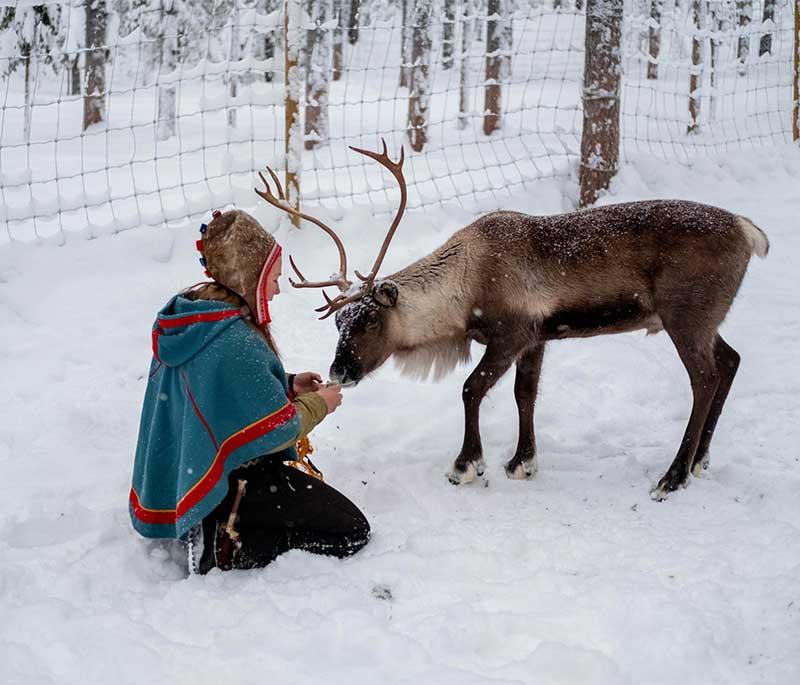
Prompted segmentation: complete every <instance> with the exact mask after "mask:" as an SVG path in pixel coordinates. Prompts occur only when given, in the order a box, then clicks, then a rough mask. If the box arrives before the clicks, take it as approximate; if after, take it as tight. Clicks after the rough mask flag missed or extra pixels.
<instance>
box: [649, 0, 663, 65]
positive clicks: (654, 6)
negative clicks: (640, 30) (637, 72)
mask: <svg viewBox="0 0 800 685" xmlns="http://www.w3.org/2000/svg"><path fill="white" fill-rule="evenodd" d="M650 18H651V19H652V20H653V22H654V23H655V24H656V25H655V26H653V25H651V26H650V28H649V30H648V33H649V38H650V41H649V43H650V45H649V54H650V59H649V60H648V62H647V78H648V79H651V80H653V79H657V78H658V53H659V51H660V50H661V0H650Z"/></svg>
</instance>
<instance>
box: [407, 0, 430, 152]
mask: <svg viewBox="0 0 800 685" xmlns="http://www.w3.org/2000/svg"><path fill="white" fill-rule="evenodd" d="M430 24H431V0H416V2H415V3H414V13H413V21H412V28H411V73H410V84H409V87H410V92H409V94H408V139H409V141H410V143H411V149H412V150H414V151H415V152H420V151H421V150H422V148H424V147H425V143H427V142H428V106H429V104H430V96H431V94H430V90H431V87H430V73H429V72H430V61H431V30H430Z"/></svg>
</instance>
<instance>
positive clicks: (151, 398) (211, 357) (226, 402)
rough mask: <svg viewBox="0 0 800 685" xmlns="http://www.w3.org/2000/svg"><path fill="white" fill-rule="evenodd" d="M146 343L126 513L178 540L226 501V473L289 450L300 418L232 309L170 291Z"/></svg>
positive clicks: (264, 349) (271, 364)
mask: <svg viewBox="0 0 800 685" xmlns="http://www.w3.org/2000/svg"><path fill="white" fill-rule="evenodd" d="M152 337H153V361H152V363H151V365H150V377H149V380H148V382H147V391H146V393H145V398H144V406H143V408H142V418H141V423H140V426H139V442H138V445H137V447H136V460H135V462H134V467H133V483H132V487H131V492H130V498H129V511H130V516H131V521H132V522H133V527H134V528H135V529H136V530H137V531H138V532H139V533H141V534H142V535H144V536H146V537H150V538H183V537H184V536H185V534H186V533H187V531H188V530H189V529H191V528H192V527H193V526H195V525H196V524H198V523H200V521H202V519H203V518H204V517H206V516H207V515H208V514H210V513H211V511H212V510H213V509H214V508H215V507H216V506H217V505H218V504H219V503H220V502H221V501H222V499H223V498H224V497H225V495H226V494H227V491H228V474H229V473H230V472H231V471H232V470H233V469H235V468H236V467H238V466H241V465H242V464H243V463H244V462H246V461H248V460H250V459H253V458H254V457H258V456H261V455H264V454H269V453H273V452H276V451H278V450H279V448H280V447H281V446H282V445H286V444H287V443H289V444H290V445H293V441H294V440H295V439H296V438H297V437H298V435H299V433H300V421H299V419H298V417H297V413H296V411H295V407H294V405H293V404H292V403H291V401H290V400H289V397H288V387H287V379H286V373H285V372H284V370H283V366H282V365H281V363H280V361H279V360H278V358H277V357H276V356H275V354H274V353H273V352H272V350H271V349H270V348H269V345H267V343H266V341H265V340H264V338H263V336H262V335H261V334H260V333H259V332H258V331H257V330H255V329H254V328H253V327H252V326H251V325H250V324H249V323H247V322H246V321H245V320H244V319H243V318H242V317H241V316H240V313H239V310H238V309H237V308H236V307H232V306H231V305H228V304H225V303H223V302H216V301H211V300H196V301H192V300H188V299H186V298H184V297H181V296H180V295H177V296H176V297H173V298H172V299H171V300H170V301H169V302H168V303H167V304H166V305H165V306H164V308H163V309H162V310H161V312H159V314H158V318H157V319H156V321H155V323H154V325H153V335H152ZM284 452H285V456H284V457H283V458H284V459H285V460H289V459H296V458H297V455H296V452H295V450H294V447H293V446H292V447H289V448H285V449H284Z"/></svg>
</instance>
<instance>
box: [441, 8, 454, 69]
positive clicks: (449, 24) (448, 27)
mask: <svg viewBox="0 0 800 685" xmlns="http://www.w3.org/2000/svg"><path fill="white" fill-rule="evenodd" d="M456 4H457V3H456V0H444V20H443V21H442V68H443V69H450V68H451V67H452V66H453V61H454V60H453V55H454V54H455V51H456Z"/></svg>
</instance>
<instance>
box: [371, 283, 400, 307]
mask: <svg viewBox="0 0 800 685" xmlns="http://www.w3.org/2000/svg"><path fill="white" fill-rule="evenodd" d="M372 297H373V298H374V299H375V301H376V302H377V303H378V304H379V305H381V306H383V307H394V306H395V305H396V304H397V283H395V282H394V281H381V282H380V283H378V285H376V286H375V287H374V288H373V289H372Z"/></svg>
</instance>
